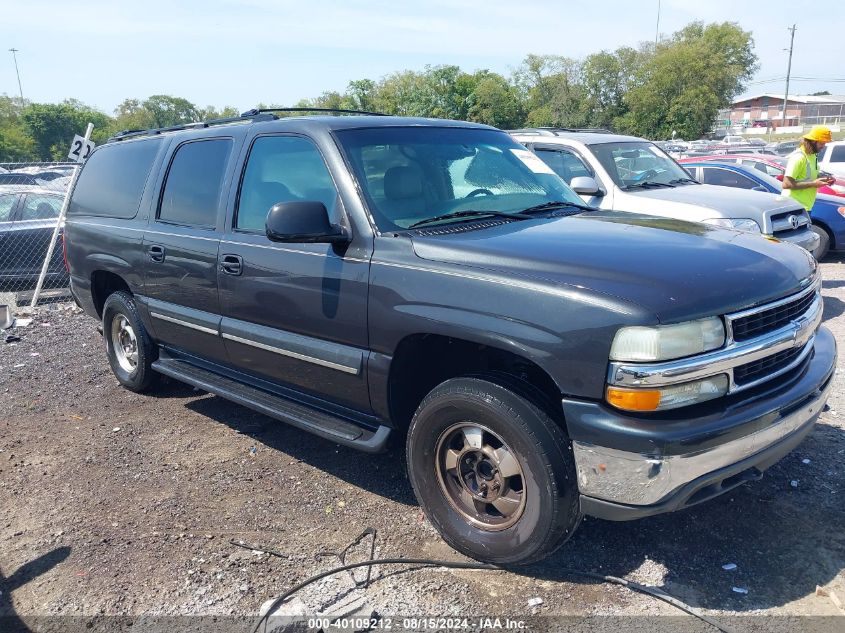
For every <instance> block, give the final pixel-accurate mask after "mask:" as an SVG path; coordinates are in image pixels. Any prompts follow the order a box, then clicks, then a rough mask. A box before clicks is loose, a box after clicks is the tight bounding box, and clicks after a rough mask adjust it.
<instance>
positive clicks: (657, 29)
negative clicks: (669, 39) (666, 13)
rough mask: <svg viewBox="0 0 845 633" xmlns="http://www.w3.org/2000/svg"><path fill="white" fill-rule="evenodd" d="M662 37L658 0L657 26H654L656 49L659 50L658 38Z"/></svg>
mask: <svg viewBox="0 0 845 633" xmlns="http://www.w3.org/2000/svg"><path fill="white" fill-rule="evenodd" d="M659 38H660V0H657V26H656V27H655V28H654V50H655V51H656V50H657V40H658V39H659Z"/></svg>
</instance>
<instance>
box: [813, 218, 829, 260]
mask: <svg viewBox="0 0 845 633" xmlns="http://www.w3.org/2000/svg"><path fill="white" fill-rule="evenodd" d="M812 229H813V233H815V234H816V235H818V236H819V245H818V246H817V247H816V250H815V251H814V252H813V255H814V256H815V257H816V261H821V260H822V259H823V258H824V257H825V255H827V252H828V251H829V250H830V235H829V234H828V232H827V231H826V230H825V229H824V227H821V226H819V225H818V224H813V226H812Z"/></svg>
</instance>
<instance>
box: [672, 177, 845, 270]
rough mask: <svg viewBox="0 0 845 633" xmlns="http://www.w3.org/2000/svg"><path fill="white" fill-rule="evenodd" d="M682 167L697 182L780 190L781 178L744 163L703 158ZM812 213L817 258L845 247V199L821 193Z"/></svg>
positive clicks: (775, 191) (773, 191)
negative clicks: (817, 242) (816, 237)
mask: <svg viewBox="0 0 845 633" xmlns="http://www.w3.org/2000/svg"><path fill="white" fill-rule="evenodd" d="M682 167H683V168H684V169H686V170H687V172H689V174H690V175H691V176H692V177H693V178H695V179H696V180H697V181H698V182H703V183H705V184H708V185H722V186H724V187H737V188H739V189H751V190H753V191H765V192H768V193H781V183H780V181H779V180H777V179H775V178H773V177H771V176H769V175H768V174H764V173H763V172H761V171H759V170H757V169H753V168H751V167H746V166H745V165H738V164H735V163H718V162H711V161H707V162H704V161H702V162H690V163H684V164H683V165H682ZM810 217H811V218H812V220H813V231H815V232H816V234H818V236H819V240H820V241H819V246H818V248H817V249H816V251H815V253H814V255H815V256H816V259H821V258H822V257H824V256H825V255H827V253H828V251H842V250H845V199H843V198H841V197H838V196H828V195H825V194H823V193H820V194H819V195H818V196H816V203H815V204H814V205H813V208H812V209H810Z"/></svg>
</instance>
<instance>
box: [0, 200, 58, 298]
mask: <svg viewBox="0 0 845 633" xmlns="http://www.w3.org/2000/svg"><path fill="white" fill-rule="evenodd" d="M63 202H64V195H63V194H57V193H55V192H53V191H50V190H46V189H38V188H32V187H26V188H22V187H16V186H12V187H10V186H0V288H2V289H3V290H4V291H5V290H14V291H19V290H31V289H32V288H34V287H35V284H36V282H37V281H38V276H39V274H40V273H41V268H42V265H43V263H44V258H45V257H46V255H47V246H48V244H49V243H50V240H51V239H52V237H53V231H54V230H55V228H56V221H57V218H58V217H59V211H60V210H61V208H62V203H63ZM66 283H67V271H66V270H65V266H64V260H63V258H62V251H61V249H58V248H57V249H56V250H55V251H54V253H53V257H52V259H51V260H50V266H49V267H48V269H47V276H46V277H45V286H46V287H56V286H62V285H65V284H66Z"/></svg>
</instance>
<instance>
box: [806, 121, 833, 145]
mask: <svg viewBox="0 0 845 633" xmlns="http://www.w3.org/2000/svg"><path fill="white" fill-rule="evenodd" d="M803 138H805V139H807V140H808V141H818V142H820V143H830V141H831V136H830V128H827V127H825V126H824V125H814V126H813V128H812V129H811V130H810V131H809V132H807V133H806V134H805V135H804V137H803Z"/></svg>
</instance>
